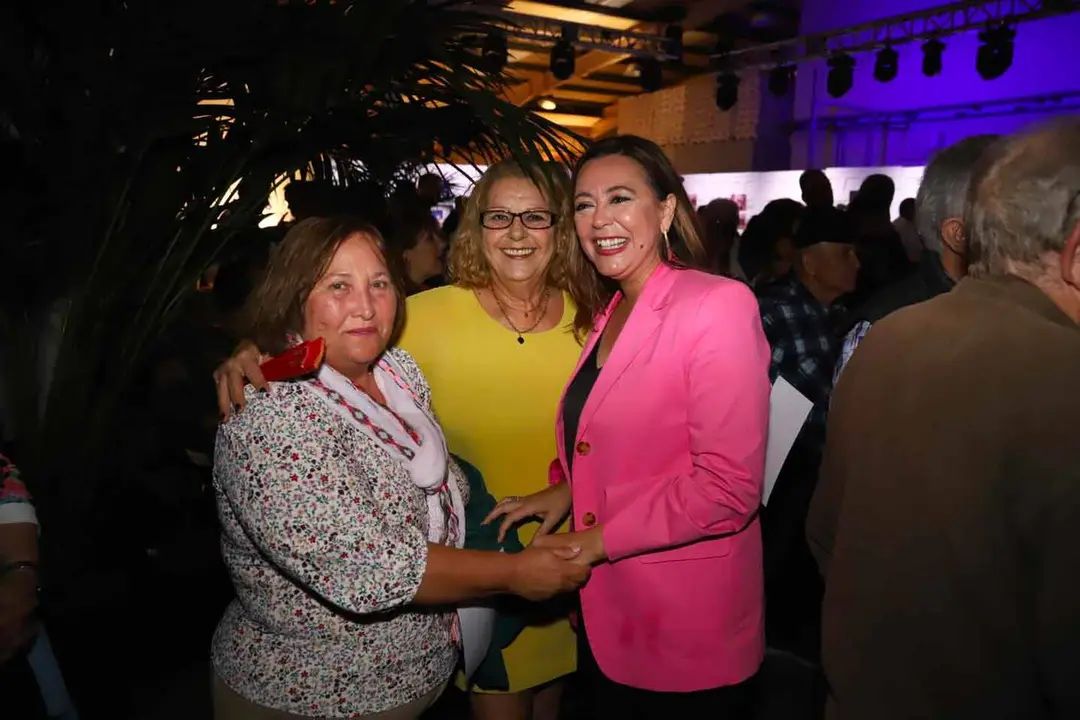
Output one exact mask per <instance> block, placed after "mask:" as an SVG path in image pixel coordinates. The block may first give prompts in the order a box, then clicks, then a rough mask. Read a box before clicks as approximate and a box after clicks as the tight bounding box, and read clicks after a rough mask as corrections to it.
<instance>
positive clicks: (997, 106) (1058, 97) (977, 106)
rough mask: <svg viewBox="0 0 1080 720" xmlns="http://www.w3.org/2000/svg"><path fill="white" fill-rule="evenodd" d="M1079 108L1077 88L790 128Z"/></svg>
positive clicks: (908, 123)
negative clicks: (1075, 89) (1074, 89)
mask: <svg viewBox="0 0 1080 720" xmlns="http://www.w3.org/2000/svg"><path fill="white" fill-rule="evenodd" d="M1078 111H1080V91H1078V92H1059V93H1047V94H1045V95H1033V96H1030V97H1019V98H1008V99H1002V100H992V101H982V102H973V103H962V104H957V105H940V106H937V107H925V108H915V109H911V110H878V111H865V112H857V113H848V114H843V115H835V116H832V117H829V116H827V115H826V116H818V118H817V119H816V120H813V121H811V120H801V121H799V122H796V123H793V124H792V125H791V129H792V130H809V129H811V128H813V127H817V128H819V129H822V128H824V129H828V130H858V129H881V128H882V127H886V128H888V129H890V130H907V129H908V128H910V127H912V126H913V125H918V124H920V123H926V122H950V121H962V120H972V119H976V118H977V119H980V120H981V119H983V118H987V117H1005V116H1010V115H1062V114H1073V113H1076V112H1078Z"/></svg>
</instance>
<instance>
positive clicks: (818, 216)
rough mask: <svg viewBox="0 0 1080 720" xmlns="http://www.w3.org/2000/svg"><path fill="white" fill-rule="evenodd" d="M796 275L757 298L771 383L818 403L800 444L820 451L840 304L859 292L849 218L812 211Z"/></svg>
mask: <svg viewBox="0 0 1080 720" xmlns="http://www.w3.org/2000/svg"><path fill="white" fill-rule="evenodd" d="M795 246H796V248H797V250H798V252H797V255H796V261H795V268H794V270H793V271H792V272H791V273H790V274H789V275H787V276H786V277H784V278H781V279H779V280H777V281H776V282H774V283H772V284H770V285H768V286H767V287H766V288H764V289H763V290H762V294H761V295H760V297H759V298H758V301H759V304H760V306H761V324H762V326H763V327H764V329H765V337H767V338H768V340H769V345H770V347H771V348H772V362H771V363H770V365H769V378H770V379H771V380H772V381H773V382H776V379H777V378H778V377H783V378H784V379H785V380H787V381H788V382H789V383H791V384H792V385H793V386H794V387H795V389H796V390H798V391H799V392H800V393H802V394H803V395H805V396H806V397H807V398H808V399H809V400H810V401H811V402H813V403H814V409H813V411H812V412H811V414H810V417H809V418H808V420H807V424H806V426H805V427H804V429H803V437H802V438H801V439H800V442H806V443H809V444H810V446H812V447H815V448H816V449H817V450H818V451H820V448H821V447H822V444H823V443H824V439H825V415H826V412H827V410H828V402H829V393H830V392H831V390H832V375H833V367H834V365H835V364H836V359H837V357H838V355H839V350H840V338H839V335H838V320H839V318H838V314H839V310H838V309H837V306H835V305H834V303H835V302H836V299H837V298H839V297H840V296H841V295H845V294H847V293H849V292H851V291H852V290H854V288H855V283H856V281H857V279H858V273H859V259H858V257H857V256H856V254H855V233H854V230H853V226H852V223H851V221H850V218H849V216H848V215H847V213H845V212H844V211H842V210H838V209H836V208H833V207H815V208H808V209H807V210H806V212H805V213H804V214H803V218H802V221H801V222H800V224H799V227H798V229H797V230H796V232H795Z"/></svg>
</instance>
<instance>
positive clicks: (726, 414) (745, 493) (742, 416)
mask: <svg viewBox="0 0 1080 720" xmlns="http://www.w3.org/2000/svg"><path fill="white" fill-rule="evenodd" d="M574 181H575V201H574V212H575V221H576V225H577V232H578V236H579V239H580V242H581V247H582V250H583V251H584V252H585V254H586V255H587V256H588V258H589V260H590V261H592V263H593V265H594V266H595V267H596V270H597V272H598V273H599V274H600V275H601V276H603V278H604V279H605V281H606V283H605V286H606V287H607V288H608V290H607V292H606V293H605V294H604V295H602V296H599V297H597V298H596V299H595V300H596V302H595V306H594V307H582V308H579V317H578V322H580V323H587V324H588V328H589V329H590V334H589V336H588V339H587V341H586V343H585V347H584V350H583V352H582V357H581V360H580V361H579V364H578V367H577V370H576V371H575V374H574V376H573V378H572V379H571V380H570V382H569V384H568V385H567V388H566V391H565V393H564V395H563V400H562V405H561V408H560V412H559V415H558V423H557V432H558V437H559V448H560V452H559V464H560V467H561V469H562V474H563V475H564V477H566V478H569V482H561V483H557V484H555V485H553V486H552V487H550V488H549V489H547V490H545V491H543V492H541V493H538V494H536V495H532V496H529V497H527V498H523V499H512V498H511V499H508V500H507V501H504V503H503V504H502V506H501V507H500V508H499V509H497V510H496V511H495V513H493V514H492V517H497V516H498V515H505V518H504V527H509V526H510V525H511V524H513V523H515V522H518V521H521V520H523V519H526V518H529V517H539V518H540V519H541V520H542V523H543V524H542V525H541V530H540V533H538V536H537V539H535V540H534V544H537V545H541V544H543V545H549V546H554V545H562V544H570V545H573V546H575V547H579V548H580V549H581V556H580V557H581V558H582V559H583V561H585V562H589V563H592V564H593V565H594V569H593V573H592V578H591V579H590V580H589V582H588V584H587V585H586V586H585V587H584V588H583V589H582V590H581V623H580V626H579V637H580V641H579V653H580V656H579V672H581V673H583V674H584V675H586V676H589V675H591V676H592V677H591V678H587V686H589V687H590V690H591V692H589V693H588V694H589V695H591V698H587V699H586V700H588V699H591V700H592V702H591V703H589V702H587V703H586V705H587V706H586V707H585V708H584V709H583V710H584V712H583V716H585V717H619V718H650V719H651V718H663V719H664V720H669V719H670V718H684V717H686V718H694V717H701V718H706V717H707V718H717V719H718V720H720V719H724V720H727V719H728V718H748V717H752V716H753V711H754V704H755V699H754V692H753V682H752V680H753V678H754V676H755V674H756V673H757V670H758V667H759V666H760V664H761V660H762V657H763V654H764V621H763V605H764V591H763V587H762V559H761V533H760V528H759V524H758V520H757V513H758V508H759V504H760V498H761V489H762V476H763V474H764V465H765V441H766V433H767V426H768V407H769V377H768V369H769V346H768V343H767V342H766V340H765V336H764V334H763V333H762V329H761V323H760V320H759V314H758V305H757V301H756V300H755V298H754V295H753V294H752V293H751V291H750V290H749V289H748V288H746V287H745V286H744V285H742V284H740V283H739V282H737V281H734V280H730V279H727V278H723V277H716V276H712V275H708V274H706V273H703V272H699V271H698V270H694V269H690V267H691V266H693V265H696V264H697V263H698V262H699V260H700V259H701V258H703V256H704V252H703V248H702V244H701V240H700V236H699V233H698V229H697V226H696V224H695V223H696V220H695V212H694V208H693V207H691V205H690V202H689V200H688V198H687V196H686V192H685V190H684V189H683V187H682V182H681V180H680V178H679V176H678V174H677V173H676V172H675V170H674V168H673V167H672V166H671V164H670V162H669V161H668V160H667V158H666V157H665V156H664V153H663V151H662V150H660V148H659V147H657V146H656V145H655V144H653V143H652V142H649V141H648V140H644V139H641V138H637V137H633V136H620V137H614V138H610V139H607V140H602V141H600V142H598V143H596V144H595V145H593V146H592V147H591V149H590V150H589V151H588V152H587V153H586V154H585V155H584V156H583V157H582V158H581V160H580V161H579V163H578V166H577V168H576V170H575V173H574ZM567 514H569V515H571V523H572V530H573V532H570V533H565V534H548V533H550V531H551V530H552V529H553V528H554V527H555V526H557V525H558V524H559V523H560V522H561V521H562V519H563V518H564V517H565V516H566V515H567Z"/></svg>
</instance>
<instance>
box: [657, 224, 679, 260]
mask: <svg viewBox="0 0 1080 720" xmlns="http://www.w3.org/2000/svg"><path fill="white" fill-rule="evenodd" d="M660 233H661V234H662V235H663V236H664V249H665V250H666V251H667V259H668V262H672V261H674V260H675V253H674V252H672V250H671V240H669V239H668V233H667V230H661V231H660Z"/></svg>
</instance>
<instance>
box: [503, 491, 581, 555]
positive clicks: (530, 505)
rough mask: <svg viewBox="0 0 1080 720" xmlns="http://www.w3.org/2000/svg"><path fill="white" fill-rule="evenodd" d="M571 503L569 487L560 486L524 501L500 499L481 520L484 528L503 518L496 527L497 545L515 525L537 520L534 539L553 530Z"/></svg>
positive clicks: (513, 498) (535, 494)
mask: <svg viewBox="0 0 1080 720" xmlns="http://www.w3.org/2000/svg"><path fill="white" fill-rule="evenodd" d="M572 501H573V498H572V496H571V494H570V486H569V485H568V484H566V483H559V484H558V485H552V486H551V487H549V488H547V489H546V490H541V491H540V492H538V493H533V494H532V495H527V496H526V497H523V498H518V497H508V498H503V499H502V500H500V501H499V504H498V505H496V506H495V509H494V510H492V511H491V512H490V513H488V516H487V517H486V518H484V523H483V524H484V525H487V524H488V523H489V522H491V521H492V520H495V519H496V518H500V517H501V518H503V522H502V525H501V526H500V527H499V542H502V541H503V539H504V538H505V537H506V533H507V531H509V530H510V528H511V527H513V526H514V525H515V524H517V523H519V522H521V521H522V520H525V519H527V518H532V517H535V518H540V520H541V523H540V528H539V529H538V530H537V531H536V537H541V536H543V535H547V534H548V533H550V532H552V531H553V530H555V528H557V527H558V526H559V523H561V522H562V521H563V519H564V518H566V515H567V514H568V513H569V512H570V505H571V503H572Z"/></svg>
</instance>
